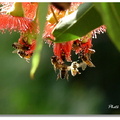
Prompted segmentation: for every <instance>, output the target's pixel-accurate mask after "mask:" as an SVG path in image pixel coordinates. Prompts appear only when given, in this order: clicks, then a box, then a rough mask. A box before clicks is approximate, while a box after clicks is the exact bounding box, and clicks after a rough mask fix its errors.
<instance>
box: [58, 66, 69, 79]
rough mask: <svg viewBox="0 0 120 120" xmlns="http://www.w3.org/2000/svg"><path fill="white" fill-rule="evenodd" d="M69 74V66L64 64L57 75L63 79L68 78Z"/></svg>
mask: <svg viewBox="0 0 120 120" xmlns="http://www.w3.org/2000/svg"><path fill="white" fill-rule="evenodd" d="M68 77H69V74H68V66H67V65H65V64H63V65H62V66H61V68H59V73H58V75H57V80H58V79H59V78H61V79H67V80H68Z"/></svg>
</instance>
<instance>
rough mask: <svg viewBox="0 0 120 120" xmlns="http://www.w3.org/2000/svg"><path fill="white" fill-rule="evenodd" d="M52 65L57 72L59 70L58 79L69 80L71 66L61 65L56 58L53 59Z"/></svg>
mask: <svg viewBox="0 0 120 120" xmlns="http://www.w3.org/2000/svg"><path fill="white" fill-rule="evenodd" d="M51 63H52V65H53V66H54V70H55V71H56V69H58V70H59V73H58V75H57V79H59V78H61V79H67V80H68V77H69V75H68V71H69V66H67V65H66V64H64V63H59V62H58V60H57V57H56V56H52V57H51Z"/></svg>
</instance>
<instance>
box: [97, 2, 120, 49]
mask: <svg viewBox="0 0 120 120" xmlns="http://www.w3.org/2000/svg"><path fill="white" fill-rule="evenodd" d="M95 6H96V9H97V10H98V11H99V12H100V14H101V16H102V18H103V21H104V23H105V25H106V26H107V32H108V34H109V36H110V38H111V40H112V41H113V43H114V44H115V46H116V47H117V48H118V50H119V51H120V3H95Z"/></svg>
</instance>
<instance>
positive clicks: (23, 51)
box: [12, 41, 32, 62]
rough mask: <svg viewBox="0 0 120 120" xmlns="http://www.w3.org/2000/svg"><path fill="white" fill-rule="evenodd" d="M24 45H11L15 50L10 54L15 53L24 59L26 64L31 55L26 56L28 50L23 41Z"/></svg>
mask: <svg viewBox="0 0 120 120" xmlns="http://www.w3.org/2000/svg"><path fill="white" fill-rule="evenodd" d="M23 43H24V44H20V43H17V42H15V43H13V44H12V47H13V48H15V49H16V50H14V51H13V52H12V53H17V54H18V55H19V56H20V57H21V58H24V59H25V60H26V61H27V62H29V60H30V57H31V56H32V53H31V54H27V53H26V51H27V50H29V49H30V48H29V45H26V44H25V41H23Z"/></svg>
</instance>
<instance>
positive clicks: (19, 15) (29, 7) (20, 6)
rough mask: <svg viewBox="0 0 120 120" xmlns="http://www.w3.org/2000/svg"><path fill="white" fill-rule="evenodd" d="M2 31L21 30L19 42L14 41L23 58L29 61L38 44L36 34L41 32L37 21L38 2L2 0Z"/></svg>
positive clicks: (17, 51)
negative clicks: (4, 0) (6, 0)
mask: <svg viewBox="0 0 120 120" xmlns="http://www.w3.org/2000/svg"><path fill="white" fill-rule="evenodd" d="M0 4H1V7H0V9H1V11H0V31H1V32H2V33H4V32H5V31H6V30H8V31H10V32H12V31H18V32H20V38H19V40H18V42H15V43H13V45H12V46H13V47H14V48H15V49H16V50H14V51H13V53H17V54H18V55H19V56H20V57H21V58H24V59H26V61H29V59H30V57H31V56H32V54H33V51H34V49H35V46H36V40H35V39H36V35H37V33H39V30H38V27H37V23H36V13H37V7H38V3H36V2H23V3H20V2H1V3H0Z"/></svg>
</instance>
